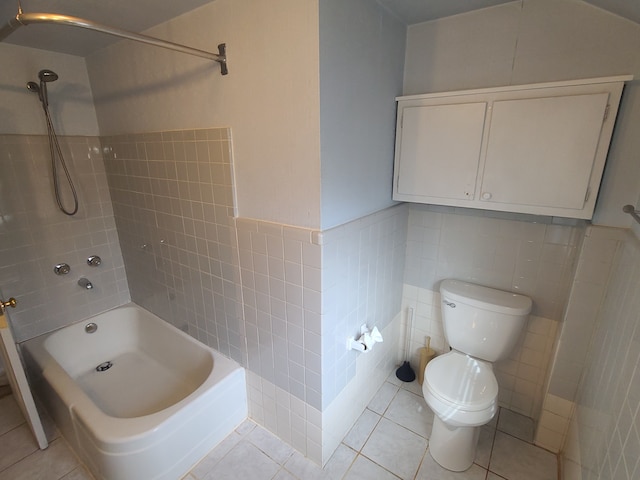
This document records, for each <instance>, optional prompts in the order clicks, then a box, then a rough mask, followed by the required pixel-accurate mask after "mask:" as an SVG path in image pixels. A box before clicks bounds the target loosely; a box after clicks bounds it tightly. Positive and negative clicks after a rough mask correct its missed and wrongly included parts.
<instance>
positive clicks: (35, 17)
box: [0, 11, 229, 75]
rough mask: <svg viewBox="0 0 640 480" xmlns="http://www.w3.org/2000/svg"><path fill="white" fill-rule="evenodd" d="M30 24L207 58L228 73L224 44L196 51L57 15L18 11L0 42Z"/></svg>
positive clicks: (83, 20)
mask: <svg viewBox="0 0 640 480" xmlns="http://www.w3.org/2000/svg"><path fill="white" fill-rule="evenodd" d="M32 23H53V24H57V25H68V26H71V27H80V28H86V29H87V30H95V31H96V32H102V33H106V34H108V35H113V36H115V37H121V38H126V39H128V40H134V41H136V42H141V43H146V44H148V45H155V46H156V47H161V48H166V49H169V50H175V51H177V52H182V53H186V54H187V55H194V56H196V57H202V58H208V59H209V60H213V61H215V62H218V63H219V64H220V70H221V73H222V75H226V74H227V73H229V71H228V69H227V55H226V45H225V44H224V43H221V44H220V45H218V52H219V53H211V52H207V51H204V50H198V49H197V48H191V47H187V46H185V45H180V44H179V43H173V42H167V41H166V40H160V39H159V38H154V37H149V36H147V35H141V34H139V33H133V32H129V31H127V30H122V29H120V28H115V27H109V26H107V25H101V24H99V23H96V22H92V21H91V20H85V19H84V18H78V17H71V16H69V15H59V14H57V13H22V11H19V12H18V14H17V15H16V16H15V17H14V18H12V19H11V20H9V21H8V22H7V23H6V24H5V25H4V26H3V27H1V28H0V42H2V41H3V40H4V39H5V38H7V37H8V36H9V35H11V34H12V33H13V32H14V31H15V30H17V29H18V28H20V27H22V26H26V25H30V24H32Z"/></svg>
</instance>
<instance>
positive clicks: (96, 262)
mask: <svg viewBox="0 0 640 480" xmlns="http://www.w3.org/2000/svg"><path fill="white" fill-rule="evenodd" d="M87 265H89V266H90V267H98V266H100V265H102V259H101V258H100V257H99V256H98V255H91V256H90V257H89V258H87Z"/></svg>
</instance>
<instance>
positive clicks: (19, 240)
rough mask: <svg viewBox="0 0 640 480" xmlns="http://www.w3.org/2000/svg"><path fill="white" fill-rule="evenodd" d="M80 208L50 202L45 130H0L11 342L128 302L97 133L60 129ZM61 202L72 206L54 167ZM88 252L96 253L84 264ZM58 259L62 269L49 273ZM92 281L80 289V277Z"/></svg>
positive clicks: (1, 256) (1, 268) (3, 265)
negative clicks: (65, 209)
mask: <svg viewBox="0 0 640 480" xmlns="http://www.w3.org/2000/svg"><path fill="white" fill-rule="evenodd" d="M59 142H60V146H61V148H62V151H63V155H64V158H65V161H66V163H67V166H68V168H69V171H70V174H71V177H72V178H73V181H74V183H75V186H76V190H77V193H78V197H79V202H80V207H79V210H78V213H77V214H76V215H75V216H73V217H69V216H67V215H65V214H63V213H62V212H60V211H59V210H58V208H57V205H56V201H55V197H54V194H53V184H52V177H51V165H50V162H51V160H50V154H49V145H48V140H47V137H46V136H44V135H0V171H2V176H1V177H0V278H2V290H3V291H2V293H3V295H5V296H7V297H10V296H13V297H15V298H16V299H17V300H18V306H17V307H16V308H15V309H14V310H11V312H10V316H11V324H12V327H13V333H14V335H15V338H16V340H17V341H18V342H21V341H24V340H28V339H29V338H32V337H35V336H37V335H40V334H43V333H46V332H49V331H51V330H54V329H56V328H59V327H62V326H64V325H68V324H70V323H73V322H75V321H78V320H82V319H84V318H87V317H89V316H91V315H95V314H97V313H100V312H103V311H105V310H109V309H111V308H113V307H116V306H118V305H121V304H123V303H127V302H128V301H129V300H130V299H129V290H128V286H127V278H126V275H125V269H124V266H123V260H122V254H121V251H120V245H119V242H118V232H117V231H116V224H115V220H114V216H113V211H112V206H111V198H110V196H109V189H108V186H107V178H106V175H105V170H104V164H103V158H102V157H103V155H102V151H101V148H100V142H99V139H98V138H97V137H74V136H60V137H59ZM58 169H59V175H60V185H61V189H62V191H63V203H64V205H66V206H70V205H72V203H71V202H70V200H71V197H70V195H69V192H68V190H66V186H65V185H66V183H65V178H64V174H63V173H62V169H61V168H60V167H58ZM90 255H99V256H100V257H101V258H102V265H101V266H100V267H89V266H88V265H87V262H86V259H87V257H89V256H90ZM61 262H65V263H68V264H69V265H70V266H71V272H70V273H69V274H67V275H65V276H58V275H55V274H54V273H53V267H54V266H55V265H56V264H58V263H61ZM82 276H85V277H87V278H88V279H89V280H90V281H91V282H92V283H93V285H94V288H93V289H92V290H83V289H82V288H81V287H79V286H78V285H77V281H78V279H79V278H80V277H82Z"/></svg>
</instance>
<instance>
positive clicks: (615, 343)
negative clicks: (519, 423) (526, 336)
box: [563, 229, 640, 480]
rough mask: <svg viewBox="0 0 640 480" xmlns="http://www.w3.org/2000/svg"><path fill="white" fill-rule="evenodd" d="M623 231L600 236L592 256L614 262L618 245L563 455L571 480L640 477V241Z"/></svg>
mask: <svg viewBox="0 0 640 480" xmlns="http://www.w3.org/2000/svg"><path fill="white" fill-rule="evenodd" d="M620 233H621V232H620V231H619V230H617V229H602V230H601V231H599V232H597V233H596V235H597V240H598V242H597V245H596V244H594V245H593V247H594V249H597V250H599V252H600V255H601V256H600V255H598V254H597V253H596V251H594V252H593V253H594V255H593V256H591V257H590V260H596V261H597V260H599V258H607V257H608V258H611V257H610V255H611V253H612V252H611V248H612V246H613V245H615V249H614V250H615V252H614V258H613V261H612V264H613V268H612V269H611V275H610V276H609V282H608V284H607V286H606V289H605V293H604V296H602V297H601V298H602V304H601V306H600V308H599V310H598V314H597V317H596V319H595V329H594V334H593V338H592V340H591V346H590V348H589V350H588V351H587V355H586V356H585V357H584V365H585V368H584V371H583V373H582V378H581V381H580V384H579V386H578V390H577V394H576V407H575V411H574V414H573V416H572V418H571V422H570V425H569V434H568V439H567V442H566V444H565V448H564V452H563V460H564V461H563V464H564V477H563V478H566V479H567V480H574V479H583V480H591V479H597V478H620V479H625V480H626V479H634V478H639V477H640V460H639V457H638V452H640V412H639V410H638V405H639V404H640V322H639V319H640V317H639V316H638V312H640V296H639V295H638V285H640V241H639V240H638V238H637V237H636V236H635V235H634V234H633V232H631V231H623V232H622V233H623V235H624V236H623V238H622V239H621V238H620ZM607 234H608V235H607ZM607 237H608V238H607ZM611 240H613V244H612V243H611ZM585 266H586V265H585ZM594 268H597V267H594ZM581 299H582V300H587V299H585V298H584V297H581ZM575 300H576V301H577V300H578V299H577V298H576V299H575Z"/></svg>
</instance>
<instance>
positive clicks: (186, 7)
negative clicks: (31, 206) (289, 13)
mask: <svg viewBox="0 0 640 480" xmlns="http://www.w3.org/2000/svg"><path fill="white" fill-rule="evenodd" d="M210 1H211V0H135V1H131V0H22V8H23V10H24V12H26V13H59V14H64V15H71V16H75V17H81V18H84V19H87V20H93V21H95V22H98V23H102V24H105V25H109V26H112V27H118V28H122V29H124V30H130V31H133V32H142V31H144V30H146V29H147V28H150V27H152V26H154V25H158V24H159V23H163V22H165V21H167V20H169V19H171V18H174V17H176V16H178V15H181V14H183V13H186V12H188V11H191V10H193V9H195V8H197V7H199V6H201V5H204V4H206V3H209V2H210ZM345 1H348V0H345ZM372 1H377V2H378V3H380V4H381V5H383V6H384V7H385V8H387V9H388V10H389V11H391V12H393V13H394V14H395V15H396V16H397V17H399V18H400V19H401V20H402V21H403V22H405V23H406V24H408V25H411V24H415V23H421V22H426V21H428V20H434V19H436V18H442V17H447V16H450V15H455V14H458V13H464V12H468V11H471V10H476V9H479V8H485V7H490V6H493V5H499V4H501V3H508V2H510V1H513V0H372ZM516 1H518V0H516ZM586 1H588V3H591V4H592V5H595V6H597V7H600V8H603V9H605V10H608V11H610V12H611V13H614V14H616V15H620V16H622V17H625V18H627V19H629V20H631V21H633V22H636V23H640V0H586ZM17 5H18V3H17V0H0V25H4V23H5V22H7V21H8V20H9V19H10V18H12V17H14V16H15V15H16V13H17V11H18V7H17ZM117 40H118V39H117V38H115V37H112V36H110V35H105V34H101V33H96V32H91V31H87V30H81V29H79V28H75V27H67V26H59V25H29V26H25V27H20V28H19V29H18V30H17V31H15V32H14V33H12V34H11V35H10V36H9V37H8V38H7V39H5V40H4V41H5V42H9V43H15V44H18V45H23V46H27V47H33V48H40V49H44V50H53V51H57V52H62V53H70V54H72V55H80V56H87V55H89V54H90V53H92V52H94V51H96V50H99V49H101V48H103V47H105V46H107V45H109V44H110V43H113V42H115V41H117Z"/></svg>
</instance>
